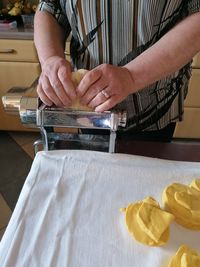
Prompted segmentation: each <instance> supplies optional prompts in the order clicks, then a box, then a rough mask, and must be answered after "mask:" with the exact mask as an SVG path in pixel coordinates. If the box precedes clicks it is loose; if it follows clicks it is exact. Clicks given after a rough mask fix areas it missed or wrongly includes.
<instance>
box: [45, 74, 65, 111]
mask: <svg viewBox="0 0 200 267" xmlns="http://www.w3.org/2000/svg"><path fill="white" fill-rule="evenodd" d="M41 87H42V90H43V91H44V93H45V94H46V95H47V96H48V98H49V99H50V100H51V101H52V102H53V103H54V104H55V105H56V106H60V107H62V106H63V103H62V102H61V101H60V99H59V98H58V96H57V95H56V93H55V92H54V89H53V88H52V86H51V84H50V82H49V80H48V78H47V77H46V76H45V77H44V78H43V79H42V84H41Z"/></svg>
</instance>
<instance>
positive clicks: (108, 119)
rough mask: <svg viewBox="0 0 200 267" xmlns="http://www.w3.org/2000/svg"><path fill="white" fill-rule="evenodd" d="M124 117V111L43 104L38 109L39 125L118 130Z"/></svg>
mask: <svg viewBox="0 0 200 267" xmlns="http://www.w3.org/2000/svg"><path fill="white" fill-rule="evenodd" d="M122 114H123V115H122ZM124 117H125V115H124V113H115V112H111V111H106V112H103V113H100V112H91V111H90V112H89V111H78V110H70V109H61V108H49V107H46V106H45V105H41V106H40V107H39V108H38V109H37V111H36V124H37V126H38V127H41V126H45V127H68V128H71V127H73V128H81V129H84V128H87V129H104V130H112V131H117V129H118V127H119V126H121V125H124V124H125V122H124ZM122 127H123V126H122Z"/></svg>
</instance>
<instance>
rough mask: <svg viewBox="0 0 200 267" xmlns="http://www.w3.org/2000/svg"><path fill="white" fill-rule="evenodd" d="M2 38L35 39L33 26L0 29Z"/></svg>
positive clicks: (0, 37)
mask: <svg viewBox="0 0 200 267" xmlns="http://www.w3.org/2000/svg"><path fill="white" fill-rule="evenodd" d="M0 39H18V40H33V29H32V28H14V29H8V30H7V29H6V30H2V29H1V30H0Z"/></svg>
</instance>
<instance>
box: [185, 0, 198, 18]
mask: <svg viewBox="0 0 200 267" xmlns="http://www.w3.org/2000/svg"><path fill="white" fill-rule="evenodd" d="M187 2H188V4H187V7H188V15H192V14H194V13H196V12H200V0H188V1H187Z"/></svg>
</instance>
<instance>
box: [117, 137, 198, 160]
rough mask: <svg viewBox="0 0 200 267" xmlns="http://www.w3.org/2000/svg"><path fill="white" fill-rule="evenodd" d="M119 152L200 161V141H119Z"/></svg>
mask: <svg viewBox="0 0 200 267" xmlns="http://www.w3.org/2000/svg"><path fill="white" fill-rule="evenodd" d="M117 152H118V153H125V154H134V155H140V156H145V157H153V158H160V159H167V160H177V161H192V162H200V141H187V140H186V141H184V140H183V141H182V140H174V141H172V142H171V143H164V142H163V143H162V142H145V141H131V140H129V141H126V140H120V141H119V142H118V143H117Z"/></svg>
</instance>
